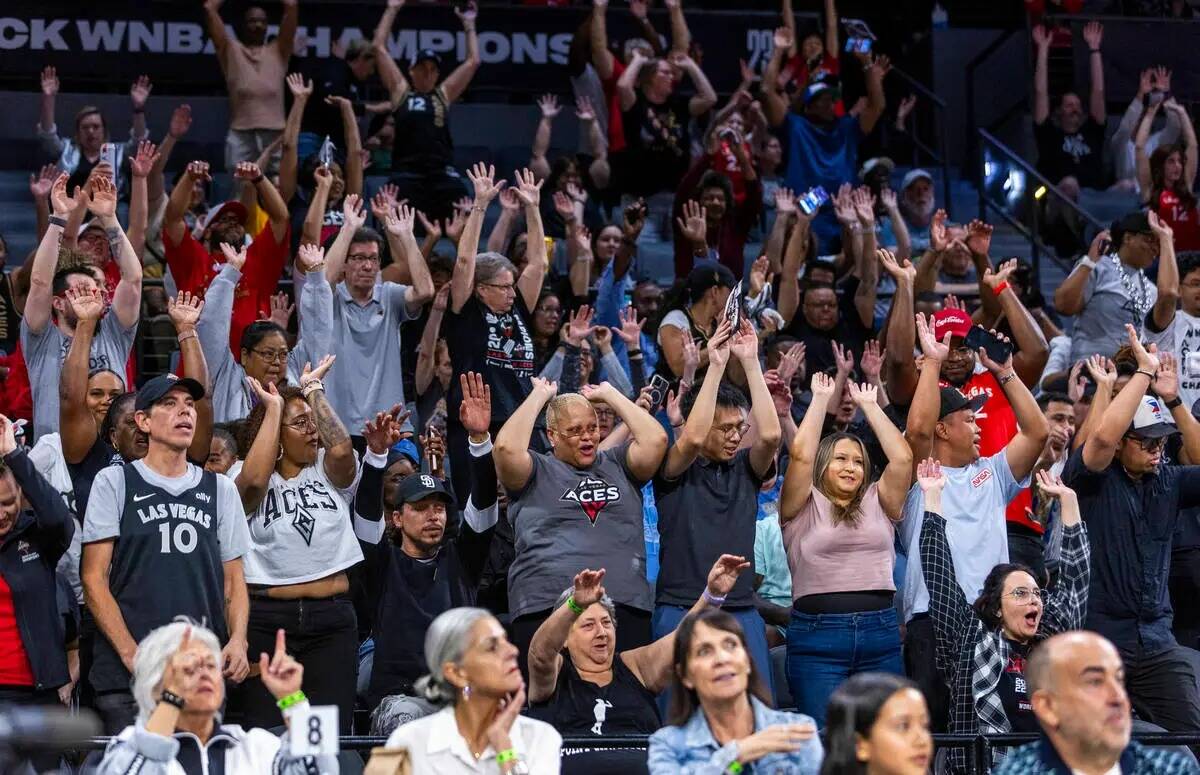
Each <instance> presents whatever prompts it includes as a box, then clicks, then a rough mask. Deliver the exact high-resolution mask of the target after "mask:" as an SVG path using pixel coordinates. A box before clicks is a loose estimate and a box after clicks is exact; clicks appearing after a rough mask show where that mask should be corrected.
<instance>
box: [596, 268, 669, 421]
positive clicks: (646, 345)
mask: <svg viewBox="0 0 1200 775" xmlns="http://www.w3.org/2000/svg"><path fill="white" fill-rule="evenodd" d="M633 286H634V281H633V266H632V265H631V266H630V267H629V269H628V270H626V272H625V274H624V275H623V276H622V277H621V279H619V280H618V279H616V278H615V277H613V262H612V261H609V262H608V265H607V266H605V267H604V271H602V272H601V273H600V279H599V280H598V281H597V283H596V325H598V326H609V327H611V328H620V327H621V310H623V309H625V308H626V307H627V306H629V305H628V303H627V302H626V301H625V297H626V294H628V293H630V292H631V291H632V290H633ZM612 348H613V354H614V355H616V356H617V359H618V360H619V361H621V366H622V367H623V368H624V369H625V373H626V374H628V375H629V379H630V381H632V380H633V372H632V371H630V368H629V353H628V351H627V350H626V347H625V340H624V339H622V338H621V337H619V336H617V335H615V334H614V335H613V338H612ZM657 365H658V347H657V345H656V344H655V342H654V338H653V337H651V336H647V335H646V332H645V331H643V332H642V374H643V375H644V376H645V378H646V384H650V375H651V374H653V373H654V367H655V366H657ZM634 398H637V396H634Z"/></svg>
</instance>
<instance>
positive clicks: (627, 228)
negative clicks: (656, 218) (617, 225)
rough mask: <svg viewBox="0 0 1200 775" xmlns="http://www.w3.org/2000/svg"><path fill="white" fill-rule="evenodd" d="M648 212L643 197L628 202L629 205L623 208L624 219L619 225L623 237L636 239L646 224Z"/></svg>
mask: <svg viewBox="0 0 1200 775" xmlns="http://www.w3.org/2000/svg"><path fill="white" fill-rule="evenodd" d="M648 212H649V211H648V209H647V207H646V200H645V199H642V198H640V197H639V198H638V199H635V200H634V201H632V202H630V203H629V206H628V207H626V208H625V220H624V222H623V223H622V225H621V232H622V234H623V235H624V237H625V239H628V240H635V241H636V240H637V238H638V236H639V235H640V234H641V233H642V228H643V227H644V226H645V225H646V215H647V213H648Z"/></svg>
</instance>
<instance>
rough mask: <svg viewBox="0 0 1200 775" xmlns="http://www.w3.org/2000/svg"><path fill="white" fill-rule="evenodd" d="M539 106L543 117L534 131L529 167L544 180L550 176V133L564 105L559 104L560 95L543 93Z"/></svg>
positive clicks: (539, 178) (539, 99)
mask: <svg viewBox="0 0 1200 775" xmlns="http://www.w3.org/2000/svg"><path fill="white" fill-rule="evenodd" d="M538 108H540V109H541V111H542V117H541V118H539V119H538V125H537V131H535V132H534V133H533V149H532V150H531V151H530V154H529V169H531V170H533V174H535V175H537V178H538V180H543V179H545V178H548V177H550V161H549V160H548V159H547V158H546V151H548V150H550V135H551V132H552V131H553V129H554V119H555V117H556V116H558V113H559V111H560V110H562V106H561V105H559V104H558V97H556V96H554V95H553V94H543V95H542V96H541V97H539V98H538Z"/></svg>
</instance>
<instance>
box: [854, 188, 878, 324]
mask: <svg viewBox="0 0 1200 775" xmlns="http://www.w3.org/2000/svg"><path fill="white" fill-rule="evenodd" d="M854 210H855V212H857V213H858V223H859V225H860V227H861V232H862V237H863V243H862V248H861V249H860V250H859V255H858V256H857V257H856V260H855V265H856V268H857V271H856V272H855V274H857V275H858V288H857V289H855V291H854V309H855V311H856V312H857V313H858V319H859V322H860V323H862V325H863V327H864V328H865V329H866V330H868V331H871V330H873V329H874V328H875V300H876V299H877V298H878V296H879V259H878V258H876V257H875V251H876V249H877V247H878V246H877V243H876V238H875V197H874V196H872V195H871V191H870V189H868V188H867V187H866V186H863V187H862V188H859V189H857V190H855V192H854Z"/></svg>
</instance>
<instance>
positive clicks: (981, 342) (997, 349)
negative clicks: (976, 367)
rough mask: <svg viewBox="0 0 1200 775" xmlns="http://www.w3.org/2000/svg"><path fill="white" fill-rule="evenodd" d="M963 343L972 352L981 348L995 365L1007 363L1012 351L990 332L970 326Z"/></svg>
mask: <svg viewBox="0 0 1200 775" xmlns="http://www.w3.org/2000/svg"><path fill="white" fill-rule="evenodd" d="M963 343H964V344H965V345H966V346H967V347H970V348H971V350H973V351H977V350H979V348H981V347H982V348H983V349H984V350H985V351H986V352H987V356H988V357H989V358H991V359H992V360H993V361H995V362H996V363H1004V362H1005V361H1007V360H1008V358H1009V356H1010V355H1012V351H1013V348H1012V345H1011V344H1009V343H1008V342H1005V341H1004V340H1003V339H998V338H997V337H995V336H993V335H992V332H991V331H988V330H987V329H986V328H983V327H982V326H971V330H970V331H968V332H967V338H966V339H965V340H964V342H963Z"/></svg>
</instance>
